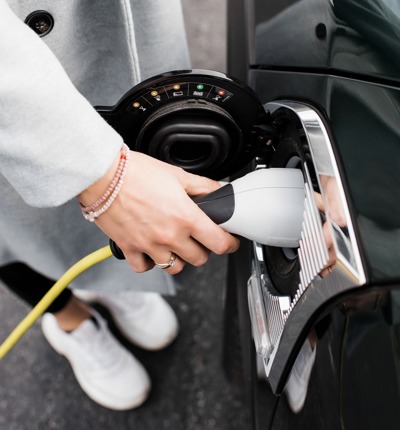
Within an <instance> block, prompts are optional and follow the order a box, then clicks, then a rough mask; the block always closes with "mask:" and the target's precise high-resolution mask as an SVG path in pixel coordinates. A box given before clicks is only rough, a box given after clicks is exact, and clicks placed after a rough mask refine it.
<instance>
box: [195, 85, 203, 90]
mask: <svg viewBox="0 0 400 430" xmlns="http://www.w3.org/2000/svg"><path fill="white" fill-rule="evenodd" d="M196 88H197V89H198V90H200V91H201V90H203V89H204V85H203V84H198V85H197V87H196Z"/></svg>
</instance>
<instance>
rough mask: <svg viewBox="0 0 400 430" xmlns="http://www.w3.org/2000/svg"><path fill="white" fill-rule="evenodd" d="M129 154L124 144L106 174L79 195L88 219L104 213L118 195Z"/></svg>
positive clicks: (83, 212) (84, 213)
mask: <svg viewBox="0 0 400 430" xmlns="http://www.w3.org/2000/svg"><path fill="white" fill-rule="evenodd" d="M129 154H130V151H129V148H128V146H127V145H126V144H124V145H123V147H122V148H121V150H120V153H119V155H118V157H116V159H115V160H114V162H113V163H112V165H111V167H110V168H109V170H108V171H107V172H106V174H105V175H104V176H103V177H102V178H100V179H99V180H98V181H96V182H95V183H94V184H92V185H91V186H90V187H88V188H87V189H86V190H84V191H83V192H82V193H80V194H79V195H78V196H77V198H78V201H79V203H80V206H81V210H82V215H83V216H84V218H85V219H87V220H88V221H92V222H93V221H94V220H95V219H96V218H98V217H99V216H100V215H102V214H103V213H104V212H105V211H107V210H108V208H109V207H110V206H111V204H112V203H113V202H114V200H115V199H116V198H117V197H118V194H119V191H120V189H121V187H122V185H123V183H124V179H125V175H126V172H127V168H128V163H129Z"/></svg>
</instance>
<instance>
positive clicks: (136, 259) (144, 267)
mask: <svg viewBox="0 0 400 430" xmlns="http://www.w3.org/2000/svg"><path fill="white" fill-rule="evenodd" d="M123 252H124V255H125V259H126V261H127V262H128V264H129V265H130V266H131V267H132V269H133V270H134V271H135V272H137V273H142V272H146V271H148V270H151V269H152V268H153V267H154V261H153V260H151V259H150V258H149V257H148V256H147V255H146V254H143V253H142V252H138V251H130V250H128V251H127V250H125V251H123Z"/></svg>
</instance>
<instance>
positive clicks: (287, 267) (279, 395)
mask: <svg viewBox="0 0 400 430" xmlns="http://www.w3.org/2000/svg"><path fill="white" fill-rule="evenodd" d="M228 29H229V31H228V44H229V45H228V46H229V51H228V52H229V56H228V74H229V75H231V76H236V77H238V78H240V79H242V80H243V81H245V82H247V83H248V84H249V86H250V87H251V88H252V89H253V90H254V92H255V94H256V95H257V97H258V99H259V100H260V101H261V103H262V104H263V105H264V108H265V110H266V111H267V113H270V114H272V115H276V114H277V112H279V111H280V115H278V116H277V117H276V123H277V127H278V129H279V133H278V136H276V135H275V136H274V139H273V145H274V150H275V154H274V155H272V156H271V157H267V160H265V159H261V160H255V161H253V163H252V164H251V166H250V167H249V166H248V167H247V169H249V170H251V169H254V168H259V167H260V166H261V167H271V166H277V165H278V166H283V167H284V166H288V163H290V162H292V161H290V160H293V159H294V158H295V159H296V158H297V159H299V160H301V162H302V163H304V164H301V166H302V167H300V168H302V169H304V166H306V168H307V169H308V170H309V172H310V173H309V174H310V179H311V181H310V185H311V188H313V191H314V192H318V193H321V194H322V196H323V198H324V201H325V204H326V207H325V209H326V214H325V215H326V216H327V218H328V222H329V220H330V222H331V231H332V235H333V236H334V246H335V250H336V252H337V258H338V259H337V262H336V264H335V266H334V269H333V271H332V273H329V274H328V276H324V277H321V276H319V275H316V276H315V277H314V278H313V280H312V281H310V282H309V283H308V281H305V284H306V287H305V288H303V289H302V290H301V291H300V292H299V294H298V296H297V297H296V292H297V290H296V288H298V278H297V276H298V274H299V271H301V270H303V271H304V270H305V268H304V267H301V265H299V264H298V263H299V261H298V260H299V253H297V251H298V252H300V251H299V250H297V251H296V256H295V257H293V255H292V254H289V253H288V252H287V251H286V250H284V249H277V248H275V249H272V248H271V247H265V246H261V247H260V246H258V245H257V244H256V243H242V247H241V250H240V251H239V253H237V254H235V255H232V256H231V257H230V261H229V279H228V287H227V294H226V297H227V300H226V331H225V333H226V336H225V342H226V348H225V363H226V365H227V366H228V368H229V370H230V373H229V375H230V376H231V378H232V380H235V379H234V378H235V375H237V373H238V372H237V370H238V363H239V364H241V365H242V367H241V370H243V380H242V382H244V387H245V388H246V391H247V395H248V399H249V404H250V407H251V408H252V416H253V417H254V422H253V427H254V428H257V429H280V430H284V429H289V428H299V429H303V428H304V429H305V428H311V429H349V430H353V429H377V428H385V429H398V428H399V427H400V414H399V408H398V405H399V404H400V391H399V388H400V386H399V382H400V380H399V376H400V373H399V371H400V367H399V366H400V361H399V360H400V355H399V354H400V349H399V346H400V331H399V328H400V326H399V322H400V320H399V315H400V302H399V300H400V289H399V287H400V213H399V211H400V204H399V203H400V201H399V195H400V193H399V190H400V177H399V172H400V6H399V4H398V2H391V1H390V0H360V1H355V0H300V1H294V0H291V1H279V2H275V1H272V0H232V1H230V2H228ZM305 111H307V114H306V116H303V113H304V112H305ZM308 114H311V116H312V118H310V117H309V116H307V115H308ZM308 120H310V121H309V122H307V121H308ZM318 134H320V136H319V137H318ZM313 139H320V140H319V141H318V143H312V142H310V140H311V141H312V140H313ZM323 142H324V143H323ZM324 144H326V145H327V146H328V149H327V151H328V152H329V158H330V161H331V163H332V164H331V171H330V172H331V173H329V175H330V176H331V177H332V178H335V181H336V184H337V185H338V187H339V195H340V197H339V199H337V200H336V202H338V201H340V205H342V209H343V211H344V212H345V215H346V222H345V223H340V222H339V223H336V222H335V221H336V220H335V217H336V216H337V213H335V210H336V207H335V204H332V201H335V198H334V197H333V195H332V191H331V190H330V189H329V188H327V187H325V185H324V179H323V176H324V174H325V172H324V168H323V167H321V166H320V163H321V159H320V157H321V154H320V153H319V150H318V148H320V147H321V146H323V145H324ZM258 163H261V164H260V165H259V164H258ZM240 174H243V172H240V173H239V175H240ZM324 221H325V219H324V220H323V221H322V222H324ZM338 224H341V227H339V226H338ZM305 241H306V240H305ZM311 254H312V252H311ZM307 264H309V263H307V262H306V263H304V262H303V265H307ZM310 264H312V263H310ZM249 273H251V278H250V282H249V288H251V284H252V283H253V284H254V283H255V284H257V285H256V287H255V288H256V289H258V291H259V294H260V295H261V299H259V300H260V303H261V304H262V306H263V317H264V318H265V319H264V322H262V323H261V329H260V322H259V318H260V317H259V309H257V311H256V317H255V318H253V330H252V327H251V323H249V320H250V319H249V315H248V295H247V291H246V288H245V285H246V284H247V282H248V279H249ZM314 274H315V273H314ZM282 297H289V303H290V304H289V307H290V309H289V310H290V312H289V313H287V308H285V306H287V304H286V305H283V306H281V305H278V306H277V308H275V313H274V309H272V311H271V307H270V303H272V302H274V301H278V302H279V300H280V299H282ZM250 307H251V306H250ZM250 312H251V313H252V312H253V313H255V311H254V309H253V310H251V309H250ZM282 321H283V322H282ZM263 324H264V325H265V327H264V326H263ZM274 324H278V325H279V324H280V325H281V327H280V331H279V333H278V335H277V336H275V337H276V339H275V340H273V339H272V337H273V336H274V334H273V333H271V331H272V328H273V326H274ZM255 326H256V327H255ZM260 330H261V331H262V330H265V331H266V333H267V335H269V336H270V339H269V342H267V344H266V346H267V347H269V348H272V352H271V351H269V352H268V353H265V351H262V345H261V347H260V345H259V346H258V348H259V350H260V349H261V353H262V357H261V358H260V357H257V356H256V354H255V353H254V345H253V337H257V336H259V335H260V333H259V332H260ZM254 331H256V332H257V331H258V333H255V334H254ZM310 338H312V339H313V345H314V348H315V357H314V359H315V361H313V364H312V365H311V366H310V367H311V370H310V369H309V370H310V372H311V373H310V376H309V379H308V378H306V379H307V381H306V383H305V385H306V393H305V397H304V404H303V403H302V404H301V405H300V407H298V408H295V410H293V407H292V408H291V407H290V403H289V402H288V400H287V399H288V397H287V384H288V380H289V378H290V377H291V374H292V372H294V371H295V370H293V369H294V367H295V366H296V360H297V365H299V361H301V358H299V353H300V351H301V348H302V346H303V345H304V343H305V342H307V339H310ZM270 343H272V346H271V344H270ZM300 355H301V353H300ZM303 388H304V387H303Z"/></svg>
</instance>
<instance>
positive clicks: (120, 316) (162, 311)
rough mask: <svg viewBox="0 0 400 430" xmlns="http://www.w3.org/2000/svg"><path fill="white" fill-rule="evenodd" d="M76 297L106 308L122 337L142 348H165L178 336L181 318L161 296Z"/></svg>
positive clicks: (95, 294) (77, 293)
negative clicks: (179, 319)
mask: <svg viewBox="0 0 400 430" xmlns="http://www.w3.org/2000/svg"><path fill="white" fill-rule="evenodd" d="M74 295H75V296H76V297H77V298H78V299H80V300H82V301H83V302H87V303H98V304H100V305H103V306H104V307H105V308H106V309H107V310H108V311H109V312H110V313H111V316H112V318H113V320H114V322H115V324H116V326H117V327H118V329H119V330H120V332H121V333H122V334H123V336H124V337H125V338H126V339H127V340H128V341H129V342H131V343H133V344H135V345H137V346H139V347H141V348H144V349H147V350H151V351H156V350H159V349H162V348H165V347H166V346H168V345H169V344H170V343H171V342H172V341H173V340H174V339H175V338H176V336H177V335H178V330H179V324H178V319H177V317H176V315H175V313H174V311H173V309H172V308H171V306H170V305H169V304H168V303H167V302H166V301H165V300H164V299H163V298H162V297H161V296H160V294H157V293H143V292H136V291H126V292H119V293H114V292H101V293H100V292H96V291H89V290H74Z"/></svg>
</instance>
